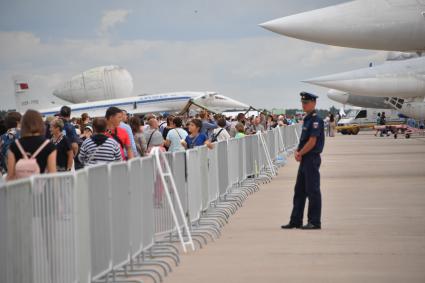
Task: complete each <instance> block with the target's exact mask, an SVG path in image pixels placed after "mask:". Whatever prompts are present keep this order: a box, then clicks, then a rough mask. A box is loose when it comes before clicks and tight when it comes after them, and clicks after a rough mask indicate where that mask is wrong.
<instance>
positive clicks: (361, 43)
mask: <svg viewBox="0 0 425 283" xmlns="http://www.w3.org/2000/svg"><path fill="white" fill-rule="evenodd" d="M388 2H395V3H397V5H392V4H391V3H388ZM406 2H408V3H410V5H406V7H404V6H403V7H401V6H402V5H405V4H404V2H403V1H401V0H400V1H386V0H375V1H350V2H347V3H343V4H339V5H335V6H330V7H325V8H321V9H317V10H312V11H308V12H303V13H299V14H295V15H290V16H287V17H283V18H279V19H275V20H271V21H268V22H265V23H262V24H260V26H261V27H263V28H265V29H268V30H270V31H272V32H275V33H278V34H281V35H285V36H289V37H293V38H297V39H301V40H306V41H311V42H317V43H322V44H327V45H334V46H343V47H352V48H361V49H376V50H400V51H408V50H423V48H424V44H425V37H424V36H423V35H424V32H425V26H424V25H423V16H420V12H418V10H421V7H423V6H421V7H419V6H420V5H422V4H418V3H419V1H406ZM422 2H423V1H422ZM401 19H403V20H401ZM418 23H421V24H418ZM395 30H398V31H401V32H395ZM412 38H414V39H415V40H412Z"/></svg>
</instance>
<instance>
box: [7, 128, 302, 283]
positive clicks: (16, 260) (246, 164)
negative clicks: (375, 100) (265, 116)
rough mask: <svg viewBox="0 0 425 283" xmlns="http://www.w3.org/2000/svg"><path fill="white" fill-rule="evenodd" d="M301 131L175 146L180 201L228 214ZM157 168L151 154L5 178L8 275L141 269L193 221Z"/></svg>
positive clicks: (103, 276) (172, 158)
mask: <svg viewBox="0 0 425 283" xmlns="http://www.w3.org/2000/svg"><path fill="white" fill-rule="evenodd" d="M300 132H301V125H294V126H287V127H280V128H276V129H274V130H272V131H268V132H266V133H263V134H262V137H263V138H264V140H265V146H266V148H262V147H264V145H263V144H262V142H261V138H260V136H258V135H253V136H247V137H244V138H241V139H230V140H228V141H222V142H218V143H215V144H214V148H213V149H211V150H209V149H207V148H206V147H199V148H195V149H190V150H187V151H186V152H176V153H166V161H167V162H168V164H169V165H170V168H171V171H172V176H173V180H174V183H175V186H176V189H177V194H174V193H173V192H172V191H171V190H170V191H169V193H170V197H171V204H172V205H174V204H177V203H176V200H177V199H176V198H177V197H179V199H180V201H181V206H182V208H183V212H184V215H185V217H187V218H188V220H189V223H192V224H195V223H197V224H199V222H200V220H201V219H202V217H203V215H204V214H205V213H206V212H210V211H211V209H212V208H213V209H215V210H214V212H215V213H216V214H215V215H218V216H220V215H228V214H229V211H230V212H233V211H234V207H235V204H234V203H233V202H232V201H235V202H236V203H238V202H239V201H240V200H241V199H243V198H244V197H245V194H246V191H244V184H245V182H246V181H247V180H248V179H251V180H255V178H256V177H258V176H260V175H261V174H267V172H269V170H270V169H271V168H269V167H270V163H269V162H268V159H271V160H276V159H277V158H278V156H279V155H282V154H285V153H290V152H291V151H293V150H294V149H295V147H296V146H297V143H298V137H299V135H300ZM267 155H269V156H267ZM156 166H157V165H156V163H155V160H154V157H152V156H150V157H144V158H138V159H134V160H131V161H129V162H119V163H111V164H108V165H107V164H103V165H97V166H92V167H89V168H85V169H82V170H80V171H77V172H73V173H71V172H70V173H57V174H46V175H40V176H35V177H32V178H29V179H24V180H19V181H14V182H9V183H6V184H4V185H2V186H1V187H0V282H5V283H9V282H13V283H15V282H16V283H19V282H25V283H28V282H29V283H32V282H37V283H38V282H40V283H46V282H47V283H54V282H65V283H68V282H70V283H72V282H92V281H98V280H105V281H106V280H110V279H112V281H114V280H116V278H119V277H120V278H122V277H123V276H130V275H131V274H133V273H131V272H127V267H128V266H130V267H131V270H132V271H133V272H135V271H134V268H135V266H136V265H135V263H136V262H140V255H141V254H143V253H144V252H145V251H148V250H150V252H151V253H152V248H153V247H155V246H156V245H158V244H159V243H161V242H163V241H164V240H168V241H172V240H173V235H174V234H175V232H176V228H177V227H176V225H178V226H179V228H180V229H183V228H184V227H180V224H176V221H175V219H173V217H172V211H171V208H170V206H169V203H168V202H167V200H166V198H165V194H164V184H163V183H162V182H161V181H160V178H158V173H157V172H158V171H157V169H158V168H157V167H156ZM272 166H275V165H272ZM166 182H167V184H168V182H169V181H166ZM220 204H221V206H220ZM210 215H211V214H210ZM177 217H182V216H179V215H178V216H177ZM183 217H184V216H183ZM180 220H181V219H180ZM178 223H183V222H182V221H178ZM217 223H218V222H217ZM217 223H215V222H214V223H212V222H209V223H208V226H204V227H207V228H208V227H209V228H211V227H213V226H214V225H213V224H217ZM214 227H215V226H214ZM214 227H213V228H214ZM214 229H215V228H214ZM186 232H188V231H186ZM163 265H164V264H163ZM124 270H125V274H124V273H123V272H124ZM152 272H153V271H152ZM152 274H156V273H155V272H153V273H152ZM132 281H133V280H132ZM136 281H137V280H136Z"/></svg>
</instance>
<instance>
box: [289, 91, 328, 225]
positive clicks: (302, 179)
mask: <svg viewBox="0 0 425 283" xmlns="http://www.w3.org/2000/svg"><path fill="white" fill-rule="evenodd" d="M300 95H301V102H302V106H303V110H304V112H305V113H306V116H305V117H304V120H303V128H302V133H301V137H300V142H299V145H298V149H297V151H296V152H295V160H296V161H298V162H300V166H299V169H298V175H297V182H296V184H295V189H294V200H293V204H294V206H293V209H292V214H291V220H290V222H289V224H287V225H283V226H281V228H282V229H292V228H301V229H305V230H313V229H321V210H322V197H321V193H320V172H319V168H320V163H321V158H320V154H321V153H322V151H323V147H324V142H325V134H324V122H323V119H322V118H320V117H319V116H318V115H317V113H316V110H315V108H316V99H317V96H316V95H314V94H311V93H307V92H302V93H300ZM307 198H308V214H307V215H308V222H307V224H306V225H304V226H303V225H302V224H303V215H304V207H305V203H306V199H307Z"/></svg>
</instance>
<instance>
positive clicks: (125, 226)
mask: <svg viewBox="0 0 425 283" xmlns="http://www.w3.org/2000/svg"><path fill="white" fill-rule="evenodd" d="M109 172H110V174H109V184H110V187H109V188H110V190H111V220H112V223H111V228H112V264H113V268H119V267H120V266H122V265H124V264H125V263H128V262H129V261H130V253H131V246H130V212H131V211H130V208H131V201H130V176H129V172H128V166H127V162H119V163H111V164H110V165H109Z"/></svg>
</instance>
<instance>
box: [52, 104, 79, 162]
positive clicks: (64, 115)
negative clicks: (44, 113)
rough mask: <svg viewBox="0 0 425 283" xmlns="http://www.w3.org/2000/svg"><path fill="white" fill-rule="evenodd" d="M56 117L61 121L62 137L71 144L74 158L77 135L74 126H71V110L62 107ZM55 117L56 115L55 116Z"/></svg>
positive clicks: (67, 107) (76, 151) (77, 141)
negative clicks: (62, 124) (62, 126)
mask: <svg viewBox="0 0 425 283" xmlns="http://www.w3.org/2000/svg"><path fill="white" fill-rule="evenodd" d="M57 115H58V117H59V118H60V119H61V120H62V121H63V123H64V128H63V135H64V136H66V137H67V139H68V140H69V141H70V142H71V148H72V151H73V153H74V156H75V155H77V153H78V143H79V139H78V135H77V131H76V130H75V126H74V125H72V124H71V122H70V121H71V108H70V107H69V106H62V107H61V109H60V111H59V113H57ZM55 116H56V115H55Z"/></svg>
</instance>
